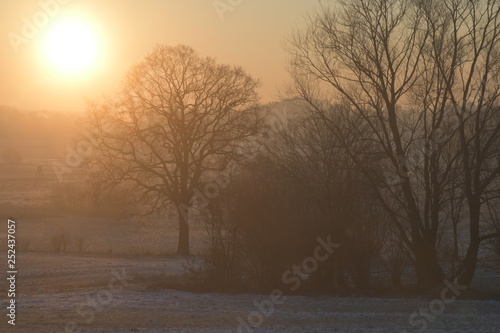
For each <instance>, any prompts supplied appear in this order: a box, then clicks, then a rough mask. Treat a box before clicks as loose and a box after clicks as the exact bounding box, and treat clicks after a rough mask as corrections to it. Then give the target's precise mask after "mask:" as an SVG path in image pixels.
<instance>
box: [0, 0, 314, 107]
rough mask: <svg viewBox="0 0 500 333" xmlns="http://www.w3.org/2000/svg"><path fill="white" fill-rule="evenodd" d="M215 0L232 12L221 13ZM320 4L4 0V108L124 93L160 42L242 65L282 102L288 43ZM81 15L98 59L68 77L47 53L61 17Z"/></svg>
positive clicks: (0, 100) (0, 29)
mask: <svg viewBox="0 0 500 333" xmlns="http://www.w3.org/2000/svg"><path fill="white" fill-rule="evenodd" d="M42 3H44V4H46V5H45V7H46V8H48V9H45V10H43V9H42V5H41V4H42ZM216 3H217V4H222V5H223V4H228V6H230V7H226V8H231V9H232V10H231V11H229V10H228V11H225V12H224V13H222V12H220V13H218V12H217V10H216V9H215V6H214V4H216ZM231 3H232V4H235V5H234V6H232V5H230V4H231ZM238 3H239V4H238ZM316 7H317V1H316V0H241V1H239V0H143V1H139V0H37V1H32V0H22V1H20V0H2V1H0V35H1V36H2V38H1V42H0V49H1V52H0V73H1V80H0V105H7V106H13V107H17V108H19V109H28V110H56V111H71V110H76V111H81V110H83V109H84V98H85V97H91V98H92V97H99V96H102V95H109V94H113V93H114V92H115V91H117V90H118V88H119V86H120V81H121V79H122V78H123V75H124V74H125V72H126V71H127V69H128V68H130V66H131V65H133V64H135V63H137V62H139V61H141V59H143V58H144V56H145V55H146V54H148V53H149V52H150V51H151V50H152V48H153V47H154V45H155V44H156V43H162V44H169V45H177V44H186V45H189V46H192V47H194V48H195V49H196V50H197V51H198V52H199V53H200V54H201V55H209V56H213V57H215V58H216V59H217V61H218V62H221V63H226V64H234V65H241V66H243V67H244V68H245V69H246V70H247V72H248V73H250V74H251V75H253V76H254V77H256V78H259V79H260V80H261V82H262V88H261V90H260V93H261V95H262V97H263V101H264V102H268V101H272V100H276V99H277V98H278V95H277V89H278V88H279V87H281V86H282V85H283V83H285V82H286V81H287V79H288V76H287V73H286V71H285V69H284V64H285V61H286V52H285V51H284V50H283V41H284V39H285V38H286V37H287V36H289V35H290V33H291V32H292V31H293V29H294V28H297V27H300V26H302V25H303V23H304V16H305V14H306V13H307V12H309V11H312V10H314V8H316ZM220 8H221V11H222V10H223V7H220ZM46 12H47V13H48V14H47V13H46ZM221 14H222V15H221ZM75 19H77V20H78V21H79V22H84V24H85V26H87V27H88V28H90V30H91V31H93V32H94V35H95V36H97V37H98V38H97V40H98V42H99V45H100V46H99V47H98V52H97V59H98V60H99V62H98V63H96V64H94V65H92V66H91V67H89V69H88V70H86V71H85V73H86V74H85V75H82V74H78V75H77V74H75V75H62V74H61V73H59V72H57V71H54V70H53V69H52V68H51V67H50V66H49V65H48V63H47V59H46V57H45V56H44V55H43V54H42V50H43V49H44V47H45V46H46V45H45V44H46V42H45V37H46V35H48V34H49V32H50V31H53V29H52V28H53V27H54V26H56V25H57V24H58V22H62V21H64V20H66V21H71V20H75ZM30 23H31V24H34V26H32V27H29V25H30ZM33 27H34V28H35V29H33ZM51 29H52V30H51Z"/></svg>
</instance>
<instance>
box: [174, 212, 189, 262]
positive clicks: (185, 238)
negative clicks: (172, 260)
mask: <svg viewBox="0 0 500 333" xmlns="http://www.w3.org/2000/svg"><path fill="white" fill-rule="evenodd" d="M185 207H188V206H187V205H179V206H178V207H177V214H178V216H179V240H178V244H177V254H178V255H181V256H188V255H189V215H188V209H187V208H185Z"/></svg>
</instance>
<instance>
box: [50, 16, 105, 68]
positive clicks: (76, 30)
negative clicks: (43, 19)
mask: <svg viewBox="0 0 500 333" xmlns="http://www.w3.org/2000/svg"><path fill="white" fill-rule="evenodd" d="M100 51H101V50H100V45H99V40H98V37H97V34H96V32H95V31H94V30H93V29H92V28H91V26H90V25H89V24H87V23H85V22H82V21H79V20H67V21H61V22H58V23H57V24H55V25H54V26H52V27H50V29H49V30H48V31H47V34H46V36H45V40H44V41H43V53H44V57H45V60H46V62H47V64H48V65H49V66H50V68H51V69H52V70H54V71H56V72H58V73H59V74H62V75H66V76H75V75H80V74H83V73H87V72H89V71H91V70H92V69H94V67H95V66H96V64H97V62H98V60H99V56H100Z"/></svg>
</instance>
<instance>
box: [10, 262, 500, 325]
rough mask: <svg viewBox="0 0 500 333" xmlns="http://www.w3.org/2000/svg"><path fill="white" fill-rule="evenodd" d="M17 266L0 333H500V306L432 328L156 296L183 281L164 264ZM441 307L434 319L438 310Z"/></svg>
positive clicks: (342, 306) (390, 311) (356, 301)
mask: <svg viewBox="0 0 500 333" xmlns="http://www.w3.org/2000/svg"><path fill="white" fill-rule="evenodd" d="M18 261H19V266H18V270H19V273H18V286H17V287H18V291H19V293H18V295H17V303H18V308H17V318H16V327H15V328H13V327H12V326H10V325H8V324H7V318H6V316H5V310H3V311H2V312H3V313H4V314H3V315H2V317H3V318H4V319H3V320H2V323H1V324H0V332H23V333H24V332H26V333H28V332H45V333H46V332H98V333H104V332H106V333H110V332H149V333H154V332H193V333H196V332H200V333H201V332H203V333H209V332H223V333H225V332H311V333H312V332H359V333H361V332H373V333H374V332H380V333H382V332H405V331H407V332H417V331H418V329H419V328H421V327H423V325H422V320H423V321H424V322H425V324H426V325H427V328H426V330H425V332H429V333H430V332H436V333H437V332H500V301H477V300H456V301H453V302H450V303H448V304H445V305H444V309H443V310H442V313H438V314H436V315H432V313H429V314H428V317H427V318H428V319H423V318H426V317H425V316H420V315H419V316H418V317H416V318H414V319H415V320H420V321H419V322H418V325H414V326H412V325H411V323H410V316H411V315H412V313H413V312H415V311H420V309H421V308H422V309H425V308H427V309H429V307H431V308H432V305H431V304H433V303H431V302H432V300H430V299H423V298H421V299H377V298H340V297H331V296H318V297H313V296H307V297H305V296H285V298H282V297H277V296H276V297H274V296H271V295H224V294H196V293H189V292H180V291H174V290H168V289H160V288H151V285H150V284H148V283H146V282H145V281H148V278H158V277H161V276H165V275H180V274H182V273H183V264H182V263H183V261H182V260H180V259H175V258H170V259H165V258H164V257H160V256H151V257H138V256H135V257H134V256H120V257H116V256H114V257H113V256H109V255H76V254H49V253H46V254H44V253H31V252H25V253H21V254H20V255H19V256H18ZM3 286H4V284H2V287H3ZM1 292H2V294H5V290H2V291H1ZM450 295H451V294H450ZM2 299H4V298H3V297H2ZM272 300H274V301H275V303H273V302H272ZM438 303H439V302H438ZM438 303H436V302H434V307H435V308H434V311H438V310H439V311H440V310H441V309H440V308H439V306H437V305H436V304H438ZM4 305H5V303H3V304H2V307H3V308H4V309H5V307H4ZM436 309H437V310H436ZM414 324H415V322H414ZM251 326H252V327H251Z"/></svg>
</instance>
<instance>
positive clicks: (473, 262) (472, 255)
mask: <svg viewBox="0 0 500 333" xmlns="http://www.w3.org/2000/svg"><path fill="white" fill-rule="evenodd" d="M478 252H479V242H476V241H474V242H471V244H470V245H469V248H468V249H467V254H466V255H465V259H464V267H463V270H464V272H463V273H462V274H460V276H459V277H458V283H459V284H460V285H465V286H469V285H470V284H471V282H472V279H473V278H474V274H475V272H476V266H477V255H478Z"/></svg>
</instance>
